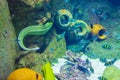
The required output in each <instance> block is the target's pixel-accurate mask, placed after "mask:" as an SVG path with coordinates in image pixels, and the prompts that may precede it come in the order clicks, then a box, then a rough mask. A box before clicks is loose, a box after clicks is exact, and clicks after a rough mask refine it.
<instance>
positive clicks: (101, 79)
mask: <svg viewBox="0 0 120 80" xmlns="http://www.w3.org/2000/svg"><path fill="white" fill-rule="evenodd" d="M98 79H99V80H108V79H107V78H105V77H103V76H100V77H98Z"/></svg>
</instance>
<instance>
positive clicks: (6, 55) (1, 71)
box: [0, 0, 17, 80]
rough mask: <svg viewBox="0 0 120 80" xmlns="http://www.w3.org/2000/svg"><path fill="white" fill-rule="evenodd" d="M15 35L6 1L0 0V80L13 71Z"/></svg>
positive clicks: (4, 79) (3, 79)
mask: <svg viewBox="0 0 120 80" xmlns="http://www.w3.org/2000/svg"><path fill="white" fill-rule="evenodd" d="M15 39H16V35H15V31H14V27H13V24H12V22H11V17H10V13H9V8H8V3H7V1H6V0H0V42H1V43H0V80H6V77H7V76H8V75H9V73H11V72H12V71H13V70H14V69H15V65H14V62H15V56H16V50H17V49H16V48H15V47H16V45H15V44H16V40H15Z"/></svg>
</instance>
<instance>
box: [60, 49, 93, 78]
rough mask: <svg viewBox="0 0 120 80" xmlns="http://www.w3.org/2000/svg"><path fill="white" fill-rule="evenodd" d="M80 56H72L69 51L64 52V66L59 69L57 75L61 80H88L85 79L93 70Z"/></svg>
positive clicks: (89, 63) (88, 62)
mask: <svg viewBox="0 0 120 80" xmlns="http://www.w3.org/2000/svg"><path fill="white" fill-rule="evenodd" d="M78 56H79V57H78ZM80 56H81V55H79V54H78V55H74V54H73V52H71V51H67V52H66V57H65V58H66V59H67V61H66V64H64V65H63V66H62V67H61V69H60V74H59V75H58V77H59V78H60V79H61V80H88V78H87V77H89V76H90V75H91V72H92V73H93V72H94V69H93V68H92V66H91V62H90V61H89V60H88V59H86V61H84V60H82V59H81V58H80Z"/></svg>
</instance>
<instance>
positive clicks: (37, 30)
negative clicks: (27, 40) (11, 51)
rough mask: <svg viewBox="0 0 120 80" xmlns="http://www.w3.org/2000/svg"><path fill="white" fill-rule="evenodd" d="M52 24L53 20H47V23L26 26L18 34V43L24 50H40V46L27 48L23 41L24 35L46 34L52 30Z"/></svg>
mask: <svg viewBox="0 0 120 80" xmlns="http://www.w3.org/2000/svg"><path fill="white" fill-rule="evenodd" d="M52 25H53V23H52V22H47V23H46V24H45V25H34V26H29V27H26V28H25V29H23V30H22V31H21V32H20V34H19V36H18V44H19V45H20V47H21V48H22V49H24V50H38V49H39V47H35V48H27V47H26V46H25V45H24V43H23V39H24V37H26V36H28V35H44V34H46V33H47V32H48V31H49V30H50V28H51V27H52Z"/></svg>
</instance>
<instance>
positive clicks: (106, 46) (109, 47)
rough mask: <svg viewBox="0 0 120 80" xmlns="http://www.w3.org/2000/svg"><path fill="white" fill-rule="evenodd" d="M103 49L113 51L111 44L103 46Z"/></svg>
mask: <svg viewBox="0 0 120 80" xmlns="http://www.w3.org/2000/svg"><path fill="white" fill-rule="evenodd" d="M101 47H102V48H104V49H108V50H109V49H112V47H111V45H109V44H103V45H102V46H101Z"/></svg>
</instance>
